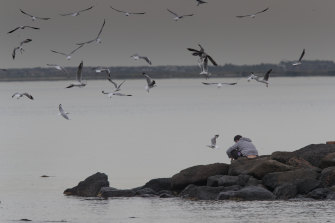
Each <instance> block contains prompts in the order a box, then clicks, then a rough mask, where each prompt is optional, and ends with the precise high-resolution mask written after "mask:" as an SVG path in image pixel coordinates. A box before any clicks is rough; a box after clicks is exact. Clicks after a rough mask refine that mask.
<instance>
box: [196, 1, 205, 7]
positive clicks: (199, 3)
mask: <svg viewBox="0 0 335 223" xmlns="http://www.w3.org/2000/svg"><path fill="white" fill-rule="evenodd" d="M196 1H197V6H199V5H201V4H204V3H207V2H205V1H202V0H196Z"/></svg>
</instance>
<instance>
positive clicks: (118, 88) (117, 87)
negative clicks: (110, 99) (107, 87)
mask: <svg viewBox="0 0 335 223" xmlns="http://www.w3.org/2000/svg"><path fill="white" fill-rule="evenodd" d="M107 80H108V81H109V82H111V83H112V84H113V85H114V87H115V90H114V92H117V91H120V90H121V86H122V85H123V83H124V82H126V81H122V82H121V84H119V85H118V84H117V83H116V82H114V81H113V80H112V79H111V78H110V76H109V77H108V78H107Z"/></svg>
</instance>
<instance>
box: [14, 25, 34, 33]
mask: <svg viewBox="0 0 335 223" xmlns="http://www.w3.org/2000/svg"><path fill="white" fill-rule="evenodd" d="M25 28H30V29H40V28H37V27H33V26H18V27H16V28H15V29H13V30H11V31H9V32H8V34H10V33H13V32H15V31H16V30H18V29H25Z"/></svg>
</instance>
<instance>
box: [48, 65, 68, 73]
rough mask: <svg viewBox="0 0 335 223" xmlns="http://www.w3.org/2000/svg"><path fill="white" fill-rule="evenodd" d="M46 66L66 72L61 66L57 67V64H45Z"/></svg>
mask: <svg viewBox="0 0 335 223" xmlns="http://www.w3.org/2000/svg"><path fill="white" fill-rule="evenodd" d="M47 66H49V67H53V68H55V69H57V70H60V71H65V72H66V70H65V68H64V67H63V66H60V65H58V64H47ZM66 73H67V72H66Z"/></svg>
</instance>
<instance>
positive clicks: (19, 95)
mask: <svg viewBox="0 0 335 223" xmlns="http://www.w3.org/2000/svg"><path fill="white" fill-rule="evenodd" d="M23 96H26V97H27V98H29V99H30V100H34V97H33V96H31V95H30V94H28V93H18V92H16V93H15V94H13V95H12V98H16V99H19V98H22V97H23Z"/></svg>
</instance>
